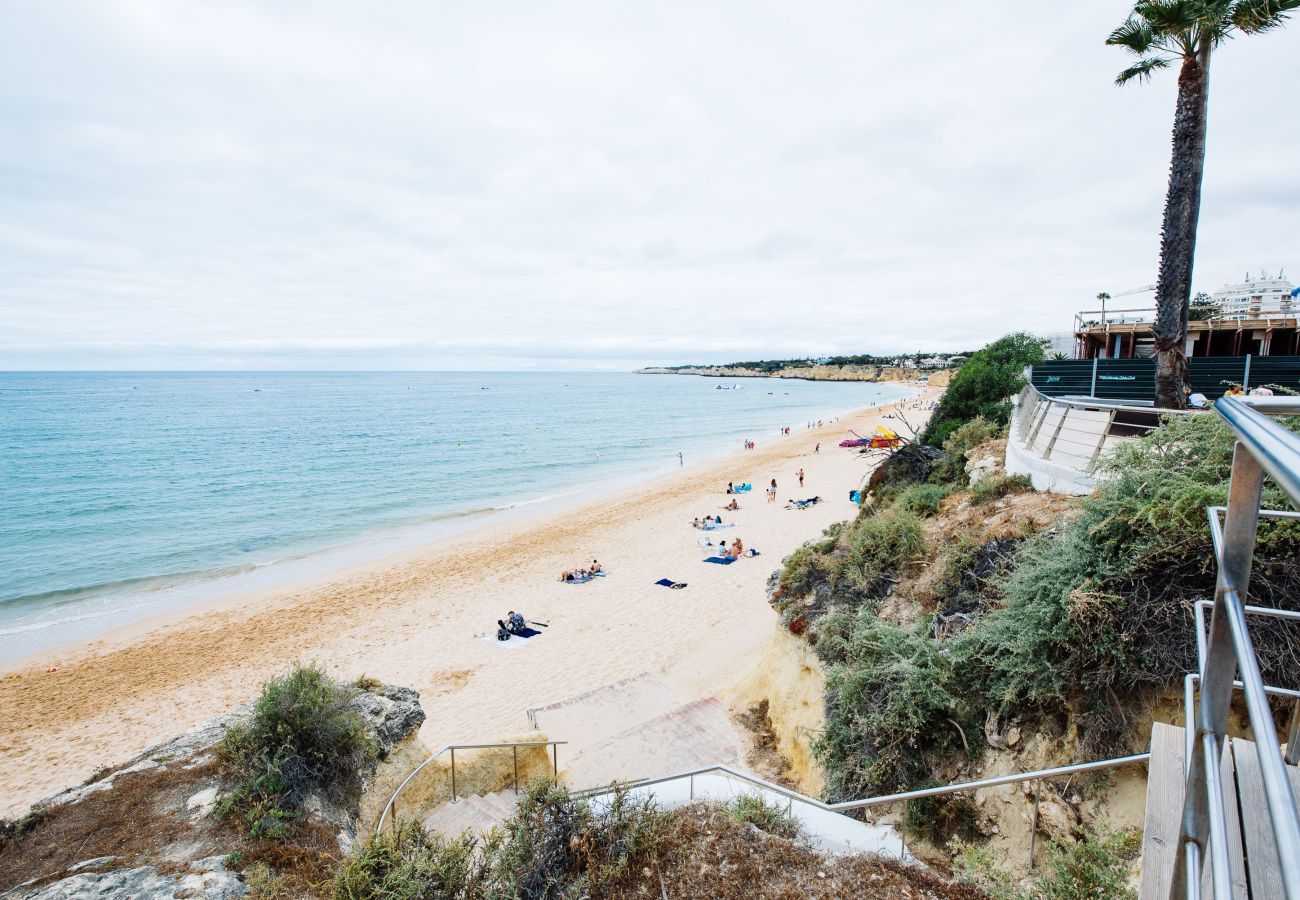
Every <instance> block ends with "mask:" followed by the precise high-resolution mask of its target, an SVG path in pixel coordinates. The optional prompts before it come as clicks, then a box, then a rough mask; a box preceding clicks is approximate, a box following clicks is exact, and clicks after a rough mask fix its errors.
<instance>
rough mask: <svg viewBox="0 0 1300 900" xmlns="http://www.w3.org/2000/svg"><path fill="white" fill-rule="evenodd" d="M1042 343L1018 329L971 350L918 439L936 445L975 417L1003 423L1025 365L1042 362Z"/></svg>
mask: <svg viewBox="0 0 1300 900" xmlns="http://www.w3.org/2000/svg"><path fill="white" fill-rule="evenodd" d="M1045 347H1046V345H1045V342H1044V341H1043V340H1042V339H1041V338H1036V337H1034V336H1033V335H1031V334H1026V333H1025V332H1017V333H1015V334H1009V335H1007V336H1006V337H1004V338H1001V339H999V340H996V341H994V342H993V343H991V344H989V345H988V346H987V347H985V348H984V349H982V350H979V351H976V352H975V353H972V354H971V356H970V359H968V360H967V361H966V363H965V364H964V365H963V366H962V367H961V368H960V369H958V370H957V372H956V374H954V375H953V376H952V380H951V381H950V382H949V383H948V389H947V390H946V391H944V394H943V397H942V398H941V399H940V400H939V408H938V409H936V410H935V412H934V415H933V416H931V417H930V421H929V423H928V424H927V425H926V428H925V431H923V432H922V434H921V440H922V441H924V442H925V443H927V444H933V445H935V446H939V445H941V444H943V442H944V441H945V440H947V439H948V437H949V435H951V434H952V433H953V432H954V431H956V430H957V429H958V428H960V427H961V426H962V425H963V424H965V423H967V422H970V421H973V420H975V419H977V418H983V419H985V420H986V421H988V422H990V423H992V424H994V425H999V426H1000V425H1005V424H1006V423H1007V422H1008V421H1009V420H1010V418H1011V399H1010V398H1011V397H1013V396H1014V395H1015V394H1016V392H1017V391H1019V390H1020V389H1021V388H1022V387H1024V386H1025V379H1024V370H1025V367H1026V366H1034V365H1038V364H1039V363H1041V362H1042V361H1043V358H1044V355H1045V352H1046V349H1045Z"/></svg>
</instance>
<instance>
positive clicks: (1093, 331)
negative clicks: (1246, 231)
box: [1074, 271, 1300, 359]
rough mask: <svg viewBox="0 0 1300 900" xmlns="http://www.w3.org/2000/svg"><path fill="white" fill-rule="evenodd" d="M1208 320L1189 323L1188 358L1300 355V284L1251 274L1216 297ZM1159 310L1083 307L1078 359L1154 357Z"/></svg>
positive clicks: (1076, 332) (1076, 349)
mask: <svg viewBox="0 0 1300 900" xmlns="http://www.w3.org/2000/svg"><path fill="white" fill-rule="evenodd" d="M1212 300H1213V302H1214V303H1215V304H1216V306H1217V307H1218V308H1217V310H1216V312H1215V314H1214V315H1212V316H1210V317H1209V318H1200V319H1192V320H1191V321H1189V322H1188V323H1187V342H1186V344H1185V345H1184V347H1183V352H1184V353H1186V354H1187V355H1188V356H1244V355H1246V354H1250V355H1252V356H1291V355H1298V354H1300V288H1297V287H1295V286H1293V285H1292V284H1291V282H1290V281H1288V280H1287V279H1286V277H1285V275H1284V274H1283V273H1282V272H1281V271H1279V272H1278V273H1277V275H1276V276H1270V275H1269V274H1268V273H1267V272H1261V273H1260V274H1259V276H1258V277H1251V275H1250V273H1246V278H1245V280H1243V281H1241V282H1238V283H1237V284H1225V285H1224V286H1223V287H1221V288H1219V290H1217V291H1215V292H1214V294H1213V295H1212ZM1154 322H1155V310H1132V309H1116V308H1114V307H1113V306H1112V307H1111V308H1110V309H1108V310H1105V311H1103V310H1098V309H1091V310H1083V311H1081V312H1079V313H1076V314H1075V317H1074V338H1075V347H1074V358H1075V359H1094V358H1096V359H1119V358H1123V359H1133V358H1135V357H1137V358H1143V357H1150V356H1152V355H1153V353H1154V349H1155V338H1154V337H1153V336H1152V326H1153V324H1154Z"/></svg>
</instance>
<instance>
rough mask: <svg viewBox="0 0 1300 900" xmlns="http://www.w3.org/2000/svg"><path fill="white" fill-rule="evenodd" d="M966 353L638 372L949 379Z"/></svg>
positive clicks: (640, 372) (937, 382)
mask: <svg viewBox="0 0 1300 900" xmlns="http://www.w3.org/2000/svg"><path fill="white" fill-rule="evenodd" d="M965 361H966V356H965V355H959V356H927V355H925V354H920V353H918V354H915V355H912V356H898V357H886V358H882V357H870V356H849V357H842V356H837V357H823V358H821V359H787V360H761V361H759V362H736V363H727V364H726V365H719V366H705V365H686V366H646V367H645V368H642V369H637V370H636V374H638V375H703V376H705V377H708V378H798V379H802V380H804V381H928V382H929V383H930V384H932V385H934V386H936V387H942V386H944V385H946V384H947V383H948V379H949V378H950V377H951V376H952V372H953V370H954V369H956V368H957V367H958V366H960V365H961V364H962V363H963V362H965Z"/></svg>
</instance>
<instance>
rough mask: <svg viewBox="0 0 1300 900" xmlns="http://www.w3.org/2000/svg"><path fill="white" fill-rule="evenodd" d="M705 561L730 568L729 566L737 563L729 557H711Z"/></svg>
mask: <svg viewBox="0 0 1300 900" xmlns="http://www.w3.org/2000/svg"><path fill="white" fill-rule="evenodd" d="M704 561H705V562H711V563H717V564H718V565H720V566H729V565H731V564H732V563H734V562H735V560H734V559H732V558H731V557H729V556H710V557H707V558H705V560H704Z"/></svg>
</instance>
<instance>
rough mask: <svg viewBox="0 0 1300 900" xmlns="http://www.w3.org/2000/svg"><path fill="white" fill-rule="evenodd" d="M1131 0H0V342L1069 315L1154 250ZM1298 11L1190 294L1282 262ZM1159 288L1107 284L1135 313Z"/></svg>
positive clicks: (1156, 87)
mask: <svg viewBox="0 0 1300 900" xmlns="http://www.w3.org/2000/svg"><path fill="white" fill-rule="evenodd" d="M1129 6H1131V4H1126V3H1124V2H1112V0H1086V2H1078V3H1060V2H1044V0H1016V2H1011V0H1008V2H999V0H990V2H986V3H970V2H967V0H939V2H936V3H932V4H929V5H927V7H926V8H925V11H924V12H921V11H920V7H919V6H917V5H915V4H902V3H890V4H882V3H876V2H868V3H863V2H861V0H857V2H844V3H830V2H822V3H818V2H814V3H789V2H781V3H759V2H754V0H743V2H734V3H723V2H700V0H692V2H681V3H676V2H653V3H651V2H644V3H611V2H608V0H600V2H591V3H569V2H538V0H528V2H519V3H509V2H503V3H492V4H485V3H462V4H432V3H428V2H412V3H409V4H408V3H398V2H381V3H358V2H347V3H331V2H322V0H313V2H310V3H302V2H295V3H282V2H266V0H261V2H250V3H242V2H232V0H222V2H210V0H205V2H192V3H191V2H183V0H178V2H162V0H157V2H109V0H94V2H84V3H76V2H63V0H42V2H37V3H33V2H26V0H0V14H2V15H3V22H4V26H3V28H0V134H2V135H3V138H2V139H0V198H2V201H0V316H3V322H4V324H3V326H2V327H0V369H27V368H81V369H86V368H188V369H209V368H216V369H226V368H418V369H447V368H485V369H517V368H520V369H527V368H539V369H557V368H578V369H583V368H585V369H622V368H630V367H633V366H638V365H644V364H657V363H676V362H690V361H716V362H722V361H728V360H733V359H752V358H758V357H768V358H771V357H783V356H798V355H804V354H810V353H813V354H817V353H862V352H871V353H888V352H895V351H914V350H932V349H935V350H938V349H953V350H955V349H962V348H971V347H975V346H978V345H980V344H982V343H984V342H986V341H987V340H989V339H992V338H995V337H997V336H999V335H1001V334H1003V333H1005V332H1007V331H1009V330H1014V329H1021V328H1024V329H1030V330H1036V331H1039V332H1059V331H1068V330H1069V329H1070V327H1071V324H1072V315H1073V312H1074V311H1075V310H1076V309H1078V308H1080V307H1083V306H1087V305H1090V304H1091V298H1092V297H1093V296H1094V295H1095V294H1096V293H1097V292H1098V291H1102V290H1107V291H1110V292H1111V293H1112V294H1117V293H1119V292H1121V291H1123V290H1125V289H1128V288H1133V287H1138V286H1141V285H1145V284H1149V283H1151V282H1153V281H1154V280H1155V275H1156V264H1157V253H1158V247H1159V240H1158V236H1159V226H1160V215H1161V208H1162V204H1163V200H1164V191H1165V178H1166V172H1167V167H1168V163H1169V128H1170V124H1171V120H1172V115H1173V102H1174V92H1175V80H1176V75H1175V73H1174V72H1165V73H1162V74H1159V75H1157V77H1156V80H1155V81H1154V82H1153V83H1152V84H1148V85H1142V86H1138V85H1131V86H1129V87H1126V88H1123V89H1120V88H1117V87H1115V86H1114V85H1113V83H1112V82H1113V78H1114V76H1115V74H1116V73H1117V72H1118V71H1119V70H1120V69H1121V68H1122V67H1123V66H1124V65H1126V64H1127V63H1126V60H1125V58H1124V56H1123V54H1122V53H1121V52H1120V51H1119V50H1117V49H1115V48H1108V47H1106V46H1104V45H1103V40H1104V39H1105V37H1106V35H1107V33H1108V32H1109V30H1110V29H1111V28H1113V27H1114V26H1115V25H1117V24H1118V23H1119V22H1120V21H1122V19H1123V18H1124V15H1125V12H1126V9H1127V8H1128V7H1129ZM1297 96H1300V22H1293V23H1292V24H1291V25H1290V26H1289V27H1288V28H1287V29H1284V30H1283V31H1280V32H1276V33H1273V34H1268V35H1263V36H1258V37H1250V38H1241V39H1238V40H1235V41H1233V42H1232V43H1231V44H1229V45H1227V46H1225V47H1224V48H1223V49H1222V51H1221V52H1220V53H1219V54H1218V55H1217V56H1216V58H1215V61H1214V69H1213V78H1212V86H1211V97H1210V137H1209V154H1208V163H1207V173H1206V179H1205V195H1204V201H1203V206H1202V214H1201V230H1200V241H1199V245H1198V253H1197V268H1196V287H1197V289H1205V290H1213V289H1215V288H1217V287H1218V286H1219V285H1221V284H1222V283H1223V282H1226V281H1229V280H1236V279H1240V278H1241V277H1242V275H1243V274H1244V273H1245V271H1246V270H1258V269H1260V268H1262V267H1268V268H1269V269H1271V270H1276V269H1277V268H1278V267H1279V266H1288V267H1290V268H1291V269H1293V270H1294V271H1289V272H1288V274H1289V275H1290V276H1291V277H1292V279H1293V281H1300V277H1297V276H1300V217H1298V215H1297V213H1298V212H1300V166H1298V165H1297V161H1298V160H1300V101H1297V99H1296V98H1297ZM1149 296H1150V295H1137V296H1135V297H1131V298H1127V299H1128V300H1131V301H1133V302H1134V304H1135V305H1142V304H1143V303H1144V302H1145V301H1146V299H1147V297H1149Z"/></svg>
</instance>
